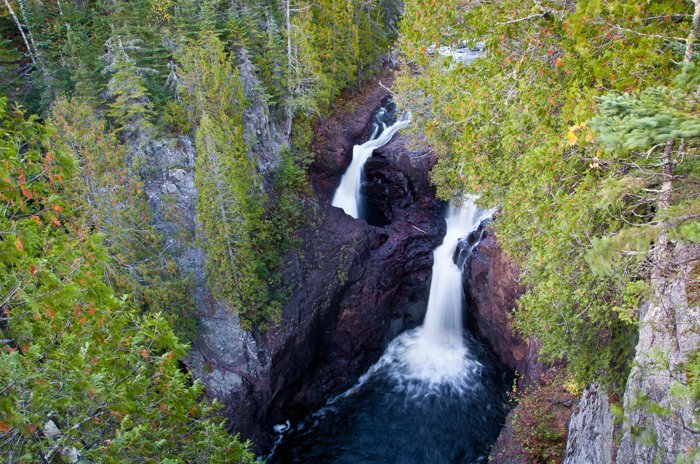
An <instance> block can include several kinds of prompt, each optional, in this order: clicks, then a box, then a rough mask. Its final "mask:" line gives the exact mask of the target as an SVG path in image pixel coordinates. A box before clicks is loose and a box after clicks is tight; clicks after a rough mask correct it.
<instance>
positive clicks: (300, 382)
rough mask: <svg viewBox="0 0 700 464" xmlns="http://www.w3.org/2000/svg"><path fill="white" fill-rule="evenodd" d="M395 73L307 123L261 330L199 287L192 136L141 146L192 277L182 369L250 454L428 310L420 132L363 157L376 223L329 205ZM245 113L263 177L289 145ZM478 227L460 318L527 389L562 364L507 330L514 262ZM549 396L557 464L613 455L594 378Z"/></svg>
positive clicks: (510, 443) (427, 224)
mask: <svg viewBox="0 0 700 464" xmlns="http://www.w3.org/2000/svg"><path fill="white" fill-rule="evenodd" d="M243 69H245V67H243ZM242 79H243V81H244V82H245V81H246V80H248V81H249V82H248V84H247V85H245V86H244V87H245V88H246V89H247V91H248V92H250V96H249V98H253V99H255V98H256V95H255V85H254V79H255V77H254V75H253V74H252V73H248V74H242ZM391 81H392V75H391V74H390V73H385V74H383V75H382V76H381V77H380V78H379V79H378V80H377V81H375V82H372V83H370V84H368V85H366V86H365V87H364V88H363V89H362V90H361V91H360V92H355V93H354V94H353V95H351V96H347V97H346V99H345V100H344V101H343V103H342V104H341V105H340V106H339V107H338V108H337V109H336V111H335V113H334V115H333V116H332V117H331V118H329V119H326V120H323V121H320V122H318V123H317V125H316V126H315V138H314V145H313V149H314V152H315V154H316V157H315V160H314V162H313V164H312V165H311V167H310V168H309V179H310V182H311V184H312V186H313V191H314V194H313V197H312V198H309V199H308V200H307V202H306V204H305V207H306V209H307V211H306V215H307V217H309V218H310V222H309V224H308V226H307V227H304V228H302V230H300V231H299V232H298V239H299V243H300V245H299V247H298V248H297V249H296V250H294V252H293V253H289V254H288V255H287V256H286V257H285V258H284V266H283V267H284V271H283V275H284V278H283V281H284V282H285V284H286V285H287V286H288V292H289V298H288V299H287V301H286V303H285V305H284V309H283V312H282V320H281V321H280V323H279V324H276V325H275V326H273V327H271V328H270V329H269V330H267V331H266V332H262V333H261V332H252V333H251V332H247V331H245V330H243V329H241V327H240V323H239V320H238V317H237V316H236V315H235V314H234V313H233V312H232V311H231V310H230V309H229V308H227V307H226V305H225V304H224V303H223V302H221V301H217V300H216V299H215V298H213V297H212V296H211V294H210V293H209V292H208V291H207V285H206V279H205V277H204V272H203V266H204V259H205V258H204V255H203V253H202V251H201V250H200V249H199V248H198V247H197V246H196V241H195V240H193V238H194V237H195V236H196V235H197V225H196V222H195V220H194V202H195V199H196V194H197V193H196V188H195V186H194V179H193V175H194V172H193V158H194V156H195V155H194V150H193V148H192V144H191V141H190V140H189V139H188V138H186V137H185V138H183V139H181V140H178V141H175V142H170V143H160V142H153V143H152V144H151V145H150V147H151V148H150V149H151V150H153V151H154V153H157V154H158V156H153V159H158V160H160V161H159V164H158V165H157V169H153V170H152V172H153V175H152V177H151V179H150V181H149V182H148V183H147V192H148V194H149V199H150V201H151V204H152V206H153V207H154V209H155V211H156V212H157V213H159V214H158V215H157V218H158V219H159V224H160V228H161V230H162V231H164V233H165V235H166V236H167V237H169V241H170V242H171V243H172V246H173V249H174V250H177V251H176V255H177V256H178V262H179V263H180V266H181V267H182V268H183V270H185V272H187V273H189V274H190V275H192V276H194V296H195V298H194V301H195V304H196V308H197V318H198V320H199V335H198V336H197V338H196V339H195V340H194V341H193V343H192V350H191V352H190V355H189V358H188V360H187V366H188V368H189V370H190V371H191V372H192V373H193V374H194V376H195V378H197V379H199V380H200V381H201V382H202V383H203V384H204V385H205V388H206V392H207V395H208V396H210V397H212V398H216V399H217V400H219V401H220V402H221V403H222V404H223V405H224V407H225V409H224V413H225V415H226V416H227V417H228V418H229V420H230V427H231V429H232V430H235V431H236V432H239V433H240V434H241V435H242V436H243V437H244V438H248V439H251V440H253V442H254V443H255V446H256V448H257V450H258V451H259V452H264V451H265V450H267V449H269V446H271V444H272V440H273V438H274V434H273V432H272V427H273V426H274V425H275V424H278V423H283V422H284V421H286V420H292V421H295V420H300V419H302V418H303V417H304V416H306V415H307V414H308V413H309V412H310V411H313V410H315V409H317V408H318V407H320V406H321V405H323V403H324V402H325V401H326V400H327V399H328V398H330V397H331V396H333V395H335V394H337V393H339V392H341V391H343V390H345V389H347V388H348V387H349V386H351V385H352V384H353V383H354V382H356V381H357V379H358V378H359V376H360V375H361V374H362V373H363V372H364V371H365V370H366V369H367V368H368V367H369V366H370V365H371V364H372V363H374V362H375V361H377V359H379V357H380V356H381V355H382V353H383V351H384V349H385V348H386V346H387V344H388V343H389V341H391V340H392V339H393V338H394V337H395V336H396V335H397V334H399V333H401V332H403V331H405V330H407V329H411V328H414V327H416V326H418V325H419V324H420V323H421V322H422V320H423V317H424V315H425V308H426V304H427V297H428V288H429V282H430V276H431V265H432V250H433V249H434V248H435V247H436V246H437V245H438V244H439V243H440V240H441V237H442V235H443V234H444V227H445V226H444V220H443V211H444V207H445V205H444V203H442V202H440V201H438V200H437V199H436V198H435V192H434V190H433V187H432V186H431V184H430V180H429V172H430V169H431V168H432V166H433V164H434V163H435V161H436V154H435V153H434V151H433V150H432V149H431V148H430V147H429V146H427V144H426V142H425V141H424V140H422V139H421V137H420V136H419V135H415V134H398V135H397V136H395V137H394V139H393V140H392V141H391V142H390V143H389V144H387V145H386V146H384V147H382V148H380V149H378V150H377V151H376V152H375V154H374V156H373V157H371V158H370V159H369V160H368V162H367V164H366V166H365V176H366V181H365V183H364V185H363V194H364V195H365V197H366V198H367V201H368V203H369V204H370V205H371V207H372V209H373V212H374V217H375V218H376V220H375V221H373V222H374V223H375V224H374V225H370V224H368V223H367V222H365V221H362V220H355V219H353V218H351V217H349V216H347V215H345V214H344V213H343V212H342V210H340V209H337V208H333V207H330V200H331V197H332V195H333V190H334V188H335V187H336V185H337V183H338V181H339V178H340V175H341V174H342V172H343V170H344V169H345V167H346V166H347V165H348V164H349V162H350V153H351V151H352V147H353V145H354V144H356V143H358V142H359V141H362V140H364V139H366V138H367V137H368V135H369V131H370V124H369V122H370V118H371V115H372V114H373V113H374V112H375V111H376V110H377V109H378V108H379V107H380V106H381V105H382V103H383V102H385V101H386V99H387V98H389V97H390V91H389V90H387V87H386V86H387V85H388V86H390V85H391ZM254 108H256V109H255V110H254V111H253V110H251V112H249V113H248V114H247V116H246V134H247V137H248V138H249V139H250V140H252V141H253V142H252V143H251V144H250V146H252V147H254V148H253V150H257V151H260V153H261V154H254V155H252V156H256V157H258V159H261V160H262V161H261V162H262V163H264V164H265V166H261V171H263V172H264V170H265V169H269V168H270V166H273V165H274V163H275V162H276V160H278V157H279V150H280V148H281V147H283V146H284V145H285V143H287V142H286V140H285V137H284V136H283V135H282V134H283V131H282V130H281V129H280V128H279V127H276V126H275V124H274V123H273V122H271V120H270V118H269V115H268V113H267V111H266V109H265V106H264V105H263V104H260V105H256V106H255V107H254ZM256 141H257V142H256ZM164 154H165V155H167V156H164ZM480 233H481V234H482V238H481V242H480V243H479V245H478V247H477V248H476V249H475V250H474V252H473V254H472V256H471V258H470V259H469V261H468V262H467V263H466V266H465V267H466V272H465V273H464V282H463V286H464V291H465V296H466V299H467V302H468V308H469V309H468V312H467V314H466V315H465V323H466V324H467V326H468V327H470V328H471V330H472V331H473V332H474V333H475V334H477V335H478V337H479V338H481V339H482V340H484V341H485V342H486V343H487V344H488V346H489V347H490V348H491V349H492V350H493V352H494V353H495V354H496V355H497V357H498V358H499V360H500V361H501V362H502V363H503V364H504V365H505V366H506V367H507V368H508V369H509V370H511V371H512V372H515V373H517V375H518V382H517V388H518V391H519V392H520V393H519V395H520V396H522V395H523V394H524V395H525V396H527V395H530V394H533V392H536V391H538V389H539V388H540V387H541V386H542V388H546V386H547V385H548V382H550V380H551V378H552V376H553V375H554V374H552V373H553V372H554V373H556V372H558V367H557V366H551V365H545V364H543V363H541V362H539V361H538V343H537V341H536V340H525V339H523V338H522V337H520V336H519V335H518V334H517V333H516V332H515V331H514V329H513V326H512V320H513V318H512V312H513V311H514V309H515V306H516V300H517V298H518V297H519V296H520V295H521V294H522V293H523V292H524V291H525V288H523V287H522V285H521V284H520V283H519V270H518V267H517V266H516V265H515V264H514V263H513V262H512V261H511V260H510V259H509V258H508V257H507V256H506V255H505V253H504V252H503V251H502V250H501V249H500V247H499V246H498V243H497V238H496V235H495V233H494V231H493V230H492V229H490V228H489V227H488V225H486V226H485V227H484V228H483V229H482V230H481V232H480ZM543 391H545V390H543ZM547 404H548V405H551V406H552V408H553V409H554V410H555V413H554V414H555V416H556V417H557V420H556V422H557V424H558V425H557V427H558V430H559V432H558V433H560V438H559V440H560V442H561V446H562V449H564V447H565V449H566V453H565V461H564V462H567V463H584V462H601V463H607V462H612V461H611V459H612V458H611V456H614V455H615V454H616V453H617V447H616V446H615V445H614V443H613V441H614V440H613V435H614V433H613V432H615V433H618V432H619V430H618V429H617V428H615V427H614V426H613V422H612V412H611V406H610V402H609V401H608V399H607V394H606V393H605V392H604V391H601V390H600V389H599V388H598V387H595V386H593V387H591V389H588V390H586V391H585V392H584V393H583V396H582V397H581V399H580V401H579V402H578V403H576V399H575V397H574V396H572V395H571V394H569V393H567V392H563V391H560V393H557V394H556V395H555V397H553V399H552V398H550V399H548V400H547ZM516 410H517V408H516ZM572 413H573V416H572ZM570 416H571V421H569V417H570ZM514 420H515V419H514V416H513V412H511V414H510V415H509V416H508V419H507V421H506V424H505V425H506V426H505V428H504V431H503V433H502V435H501V437H500V438H499V440H498V441H497V443H496V445H495V448H494V453H500V454H498V458H497V459H496V462H509V463H515V462H523V463H524V462H528V461H527V459H524V458H523V457H522V456H523V455H522V454H518V453H515V454H513V453H512V450H513V449H514V448H518V447H522V446H523V443H518V438H517V437H516V435H517V434H515V433H514V430H513V425H512V423H513V421H514ZM567 429H568V434H567ZM593 449H595V450H596V451H595V452H594V453H593V454H591V452H592V450H593ZM504 450H510V451H509V453H510V454H508V453H506V452H504ZM509 456H510V457H509ZM517 456H520V457H517ZM619 458H621V457H620V456H618V459H619Z"/></svg>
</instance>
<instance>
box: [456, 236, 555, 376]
mask: <svg viewBox="0 0 700 464" xmlns="http://www.w3.org/2000/svg"><path fill="white" fill-rule="evenodd" d="M519 282H520V271H519V269H518V267H517V265H516V264H515V263H513V262H512V261H511V260H510V259H509V258H508V257H507V256H506V255H505V253H504V252H503V250H501V248H500V247H499V246H498V242H497V241H496V237H495V235H494V233H493V231H492V230H491V229H486V230H485V231H484V236H483V237H482V240H481V242H480V243H479V246H478V247H476V249H475V250H474V253H473V254H472V257H471V259H470V261H469V263H468V269H467V272H465V273H464V291H465V294H466V295H467V298H468V301H469V307H468V313H467V318H468V323H469V324H470V325H471V326H472V327H473V328H474V330H475V331H476V333H477V334H478V335H479V336H480V337H481V338H482V339H484V340H486V341H487V342H488V343H489V345H490V346H491V349H493V351H494V352H495V353H496V355H498V357H499V358H500V359H501V362H503V364H505V365H506V366H507V367H508V368H509V369H511V370H513V371H515V372H517V373H518V375H519V381H520V384H521V386H524V385H525V384H530V383H535V382H537V380H538V379H539V377H540V376H541V375H542V373H543V372H544V370H545V369H546V366H545V365H544V364H542V363H539V362H537V354H538V345H537V342H536V341H534V340H524V339H523V338H522V337H520V336H519V335H518V334H516V333H515V332H514V330H513V327H512V321H513V311H514V310H515V302H516V300H517V299H518V297H519V296H520V295H522V294H523V292H524V291H525V288H524V287H523V286H522V285H520V283H519Z"/></svg>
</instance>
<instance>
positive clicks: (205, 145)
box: [181, 34, 279, 327]
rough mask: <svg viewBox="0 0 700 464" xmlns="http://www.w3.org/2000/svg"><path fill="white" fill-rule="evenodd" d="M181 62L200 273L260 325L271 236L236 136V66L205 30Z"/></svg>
mask: <svg viewBox="0 0 700 464" xmlns="http://www.w3.org/2000/svg"><path fill="white" fill-rule="evenodd" d="M181 66H182V69H181V74H182V76H183V80H184V83H185V84H184V86H185V88H186V89H187V92H188V93H187V96H186V98H185V103H186V104H187V105H188V107H189V110H190V113H191V114H192V117H193V120H194V123H195V124H196V126H197V129H196V135H195V143H196V146H197V151H198V153H199V155H198V156H197V160H196V176H195V180H196V183H197V188H198V193H199V194H198V197H197V217H198V219H199V220H200V221H201V224H202V233H201V237H200V238H201V240H202V245H203V247H204V249H205V251H206V253H207V276H208V280H209V283H210V286H211V288H212V291H213V292H214V294H215V295H216V296H218V297H220V298H223V299H224V300H226V301H227V302H228V303H229V304H231V305H232V307H233V308H234V309H235V310H236V311H237V312H238V313H239V314H241V316H242V319H243V320H244V322H245V323H246V324H245V325H246V326H247V327H253V326H256V325H264V324H266V323H269V322H271V321H274V320H275V319H276V318H277V317H278V314H279V307H278V306H277V305H275V304H273V302H272V300H271V298H270V296H269V292H268V287H267V283H266V280H265V279H266V277H267V276H268V275H269V272H270V267H271V265H272V263H271V254H270V253H269V251H272V250H274V248H273V246H274V243H273V242H271V241H268V240H267V239H268V236H267V235H268V234H267V232H268V230H269V227H268V224H267V223H266V222H265V221H264V214H265V210H264V196H263V193H262V190H261V188H260V182H261V180H260V177H259V175H258V174H257V167H256V165H255V162H254V161H253V159H252V158H251V157H250V155H249V153H248V149H247V147H246V145H245V142H244V140H243V110H244V108H245V99H244V96H243V89H242V87H241V84H240V81H239V77H238V72H237V71H236V70H235V68H234V65H233V59H232V57H230V56H227V54H226V52H225V51H224V47H223V44H222V43H221V41H220V40H219V39H217V38H216V36H214V35H213V34H206V35H203V36H202V37H201V38H200V39H199V42H198V43H197V44H192V45H191V46H190V47H188V51H187V53H185V54H184V55H183V56H182V58H181Z"/></svg>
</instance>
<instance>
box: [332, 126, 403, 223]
mask: <svg viewBox="0 0 700 464" xmlns="http://www.w3.org/2000/svg"><path fill="white" fill-rule="evenodd" d="M410 123H411V113H408V114H406V115H404V116H402V117H401V119H399V120H398V121H396V122H395V123H394V124H392V125H391V126H389V127H386V125H384V124H382V125H383V126H384V130H383V131H382V133H381V134H379V136H377V132H378V128H377V129H375V131H374V133H373V134H372V136H371V137H370V138H369V140H368V141H366V142H365V143H363V144H362V145H355V146H354V147H352V162H351V163H350V166H348V169H347V171H345V174H343V177H342V179H340V185H339V186H338V189H337V190H336V191H335V195H333V202H332V203H331V204H332V205H333V206H337V207H338V208H342V209H343V211H345V214H348V215H350V216H352V217H354V218H355V219H357V218H359V217H360V185H361V183H362V168H363V167H364V166H365V163H366V162H367V160H368V159H369V157H370V156H372V153H373V152H374V150H376V149H377V148H380V147H383V146H384V145H386V144H387V143H389V141H390V140H391V138H392V137H393V136H394V134H396V132H398V131H399V130H400V129H404V128H406V127H408V125H409V124H410Z"/></svg>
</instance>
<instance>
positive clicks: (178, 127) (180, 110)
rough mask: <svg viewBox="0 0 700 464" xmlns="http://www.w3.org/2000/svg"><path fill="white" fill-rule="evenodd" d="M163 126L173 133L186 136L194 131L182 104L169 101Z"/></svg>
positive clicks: (164, 111) (164, 114)
mask: <svg viewBox="0 0 700 464" xmlns="http://www.w3.org/2000/svg"><path fill="white" fill-rule="evenodd" d="M163 125H164V126H165V128H166V129H168V130H169V131H171V132H174V133H176V134H180V135H186V134H188V133H189V132H190V130H192V124H191V123H190V120H189V118H188V117H187V110H186V109H185V108H184V107H183V105H182V104H181V103H180V102H176V101H169V102H168V103H166V104H165V109H164V110H163Z"/></svg>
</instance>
